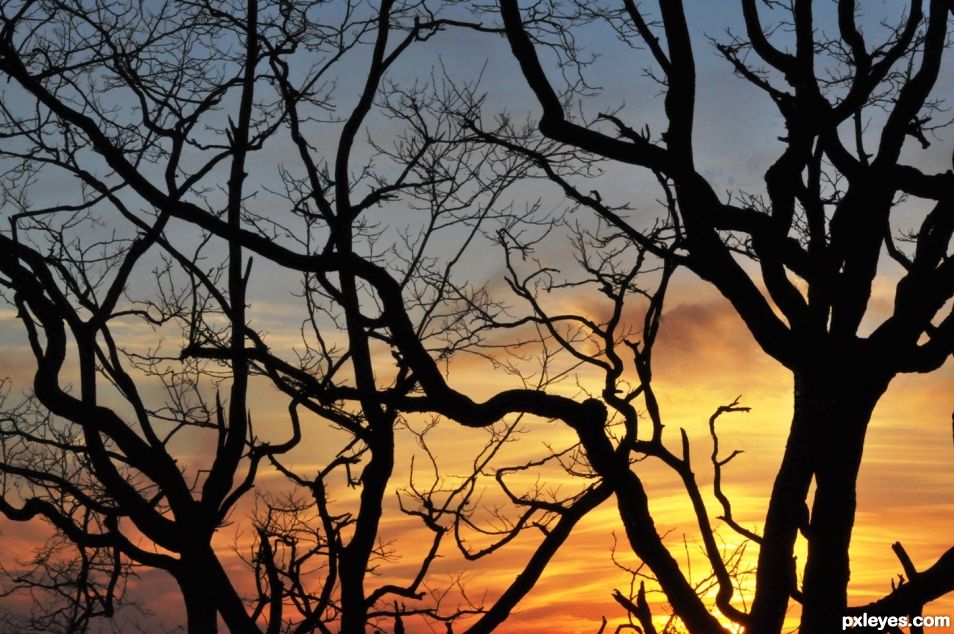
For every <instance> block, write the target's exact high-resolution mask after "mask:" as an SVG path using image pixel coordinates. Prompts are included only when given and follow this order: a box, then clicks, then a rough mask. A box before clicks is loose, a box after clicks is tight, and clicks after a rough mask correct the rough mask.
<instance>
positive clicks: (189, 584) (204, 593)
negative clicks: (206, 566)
mask: <svg viewBox="0 0 954 634" xmlns="http://www.w3.org/2000/svg"><path fill="white" fill-rule="evenodd" d="M203 578H204V577H203V576H202V575H196V574H189V573H185V574H180V575H178V577H177V578H176V581H178V582H179V588H180V589H181V590H182V598H183V600H184V601H185V608H186V631H187V632H188V634H217V632H218V631H219V626H218V610H216V607H215V601H214V600H213V597H212V594H211V584H210V583H208V582H203Z"/></svg>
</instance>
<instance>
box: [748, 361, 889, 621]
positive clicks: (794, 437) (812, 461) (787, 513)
mask: <svg viewBox="0 0 954 634" xmlns="http://www.w3.org/2000/svg"><path fill="white" fill-rule="evenodd" d="M844 356H846V355H840V354H837V353H833V354H831V355H818V356H817V357H816V358H818V359H819V363H818V365H816V366H814V368H812V369H810V370H802V371H799V372H796V375H795V391H794V396H795V402H794V415H793V419H792V427H791V431H790V432H789V438H788V444H787V445H786V447H785V454H784V457H783V459H782V464H781V466H780V468H779V471H778V474H777V476H776V478H775V483H774V486H773V488H772V495H771V498H770V501H769V508H768V512H767V514H766V519H765V530H764V533H763V542H762V545H761V548H760V551H759V567H758V577H757V581H756V593H755V599H754V601H753V603H752V611H751V616H750V621H749V624H748V631H749V632H752V633H753V634H755V633H757V634H775V633H777V632H781V631H782V627H783V623H784V619H785V613H786V610H787V608H788V603H789V598H790V595H791V593H792V591H793V590H795V589H796V588H795V587H794V583H795V579H796V569H795V561H794V559H793V552H794V546H795V540H796V538H797V536H798V530H799V528H807V532H808V536H809V550H808V561H807V562H806V567H805V577H804V581H803V588H802V595H803V599H802V600H803V607H802V624H801V629H800V632H801V633H802V634H816V633H827V632H833V631H835V630H837V629H838V628H840V619H841V616H842V615H843V614H844V611H845V607H846V602H847V586H848V577H849V565H848V546H849V544H850V542H851V530H852V527H853V526H854V518H855V501H856V497H855V487H856V485H857V478H858V470H859V468H860V466H861V456H862V453H863V451H864V440H865V431H866V430H867V427H868V422H869V420H870V419H871V412H872V410H873V409H874V406H875V404H876V403H877V402H878V398H879V397H880V396H881V394H883V393H884V390H885V389H886V387H887V384H888V380H887V379H884V380H876V379H873V378H872V376H873V373H869V372H860V371H858V370H857V369H850V368H846V367H845V366H844V364H841V363H839V362H838V361H839V359H840V358H844ZM812 477H814V478H815V484H816V489H815V496H814V501H813V506H812V514H811V521H810V522H809V521H808V519H809V518H808V511H807V507H806V498H807V496H808V491H809V486H810V484H811V481H812Z"/></svg>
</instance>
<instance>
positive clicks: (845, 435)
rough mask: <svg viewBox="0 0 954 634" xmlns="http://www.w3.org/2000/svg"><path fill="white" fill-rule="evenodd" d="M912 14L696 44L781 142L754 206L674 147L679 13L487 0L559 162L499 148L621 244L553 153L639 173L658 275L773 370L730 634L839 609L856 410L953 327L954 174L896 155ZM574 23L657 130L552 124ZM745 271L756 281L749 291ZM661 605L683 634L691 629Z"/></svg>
mask: <svg viewBox="0 0 954 634" xmlns="http://www.w3.org/2000/svg"><path fill="white" fill-rule="evenodd" d="M923 4H925V5H927V6H926V7H924V6H922V3H921V2H912V3H910V4H909V5H908V6H907V7H906V11H907V15H906V17H905V19H904V20H903V21H902V22H901V23H900V24H898V25H891V26H890V28H885V29H883V31H882V33H883V37H882V39H881V40H880V41H877V42H872V41H871V38H870V36H869V35H868V34H867V33H866V29H864V28H862V27H861V26H860V23H859V18H858V16H859V9H858V7H857V6H856V3H855V2H850V1H841V2H838V3H837V25H836V26H833V27H832V28H836V29H837V33H836V34H834V35H831V34H828V29H827V25H824V24H821V23H820V21H819V20H818V19H817V18H816V17H815V14H816V12H817V11H818V9H819V7H818V6H817V3H813V2H810V1H808V0H806V1H795V2H792V3H766V8H760V7H759V6H758V3H756V2H755V0H744V1H743V2H742V3H741V8H740V11H741V17H742V21H743V22H744V25H745V33H744V34H742V35H733V34H730V35H729V36H728V38H723V40H722V41H718V42H716V43H715V47H716V49H717V50H718V52H719V53H720V54H721V55H722V56H723V57H724V58H725V59H726V60H727V61H728V63H730V64H731V65H732V66H733V67H734V68H735V71H736V72H737V73H738V75H740V76H741V77H742V78H744V79H745V80H747V81H748V82H750V83H751V84H752V85H754V86H756V87H757V88H758V89H759V90H761V91H762V92H764V93H765V95H766V96H767V97H768V98H769V99H771V101H772V102H773V103H774V105H775V106H776V107H777V110H778V114H779V116H780V118H781V120H782V121H783V122H784V124H785V127H786V129H787V136H786V137H785V138H784V139H782V142H783V150H782V152H781V154H780V155H779V156H778V158H777V160H776V161H775V162H774V163H773V164H772V165H771V167H769V168H768V169H767V170H766V171H765V191H764V196H763V195H759V194H758V193H750V194H745V193H742V194H739V195H734V196H730V197H729V199H728V200H726V199H724V198H722V197H720V196H719V195H718V193H717V189H718V184H717V183H714V182H711V181H710V180H708V179H706V178H705V177H704V176H703V175H702V173H701V169H702V168H701V167H700V166H699V165H697V157H696V154H695V152H694V149H693V148H694V146H693V130H694V125H695V122H696V112H695V92H696V83H697V77H696V70H695V56H696V54H697V46H696V45H695V43H694V41H693V37H692V35H691V33H692V27H691V25H690V24H689V22H688V20H687V16H686V12H685V9H684V7H683V3H682V2H660V3H659V4H658V8H657V9H656V11H655V15H656V16H657V17H652V16H650V14H648V13H647V12H646V11H645V10H644V9H643V8H641V7H638V6H637V5H636V4H635V3H631V2H623V3H622V4H621V5H620V6H616V5H605V6H604V5H599V6H595V5H591V4H589V3H572V2H571V3H535V4H533V5H531V6H529V7H528V8H526V9H523V10H521V8H520V7H519V6H518V4H517V3H516V2H513V1H510V0H501V2H499V9H500V15H501V17H502V20H503V26H504V28H505V30H506V36H507V40H508V42H509V45H510V48H511V50H512V52H513V55H514V56H515V58H516V60H517V61H518V62H519V65H520V69H521V71H522V74H523V77H524V78H525V80H526V83H527V85H528V86H529V88H530V89H531V90H532V92H533V94H534V95H535V97H536V100H537V102H538V103H539V106H540V108H541V109H542V114H541V115H540V118H539V131H540V132H541V133H542V134H543V135H544V136H545V137H547V138H549V139H552V140H553V141H555V142H557V143H559V150H560V152H561V154H560V155H559V157H560V158H559V160H551V159H550V158H549V157H547V156H545V155H539V154H533V153H532V152H531V151H530V150H528V149H526V148H523V147H521V146H520V144H519V143H512V144H511V145H512V146H513V150H514V151H515V152H518V153H519V152H523V153H524V155H529V156H532V157H533V158H534V159H535V160H536V161H537V164H538V167H539V169H540V171H541V173H542V174H544V175H546V176H547V177H549V178H550V179H551V180H553V181H554V182H556V183H557V184H558V185H559V186H560V187H561V188H562V190H563V191H565V192H566V194H567V195H568V196H569V197H571V198H572V199H574V200H575V201H577V202H578V203H579V204H581V205H584V206H586V207H589V208H590V209H592V210H593V211H594V212H595V213H596V214H597V215H598V216H599V217H601V218H602V219H603V220H604V221H605V222H607V223H608V224H610V225H611V226H613V227H616V228H617V229H618V230H619V231H621V232H624V233H625V234H626V235H628V236H630V239H631V240H633V241H634V242H635V243H643V242H644V241H645V236H644V235H643V233H642V232H641V231H640V229H639V228H637V227H636V226H635V225H633V224H631V223H629V222H627V220H625V219H624V218H623V217H621V215H620V214H618V213H615V211H614V209H613V208H612V207H611V206H609V205H608V204H605V203H603V202H602V197H600V196H599V195H596V194H595V193H591V194H587V193H585V192H586V191H588V190H589V189H592V186H591V185H588V184H587V182H586V181H585V180H580V179H579V178H578V177H575V175H573V174H567V173H565V171H564V170H563V168H562V166H563V165H564V164H565V162H566V159H565V157H566V155H567V153H570V152H577V153H579V154H580V155H584V156H586V157H589V159H588V160H593V158H594V157H598V158H600V159H604V160H606V161H611V162H615V163H618V164H621V165H624V166H626V167H628V168H629V169H633V170H648V171H650V172H652V173H653V174H655V175H656V176H657V177H658V178H659V179H660V181H661V182H662V183H663V184H664V185H665V186H666V187H667V190H668V191H671V192H672V195H673V200H674V203H675V205H676V207H677V209H678V227H679V233H678V235H677V237H676V239H675V241H674V242H673V244H674V250H675V257H676V258H677V260H678V262H679V263H680V264H681V265H684V266H686V267H688V268H689V269H691V270H692V271H693V272H695V273H696V274H697V275H698V276H700V277H702V278H703V279H705V280H707V281H708V282H710V283H711V284H713V285H714V286H715V287H716V288H717V289H718V290H719V292H720V293H721V294H722V295H724V296H725V298H726V299H727V300H728V301H729V302H731V304H732V305H733V306H734V308H735V310H736V311H737V312H738V314H739V315H740V316H741V318H742V319H743V320H744V322H745V324H746V325H747V327H748V328H749V330H750V331H751V332H752V334H753V336H754V337H755V339H756V340H757V342H758V343H759V345H760V346H761V347H762V348H763V349H764V350H765V351H766V352H767V353H768V354H770V355H771V356H772V357H774V358H775V359H777V360H778V361H779V362H780V363H782V364H783V365H784V366H785V367H787V368H788V369H790V370H791V371H792V375H793V378H794V394H795V410H794V417H793V420H792V425H791V430H790V435H789V439H788V443H787V445H786V450H785V455H784V459H783V461H782V464H781V466H780V469H779V472H778V475H777V477H776V479H775V485H774V488H773V492H772V496H771V500H770V503H769V507H768V511H767V513H766V518H765V526H764V533H763V535H762V536H761V543H760V549H759V565H758V576H757V586H756V591H755V596H754V601H753V604H752V608H751V611H750V613H749V614H747V615H746V616H745V618H744V619H743V622H744V623H745V624H746V627H747V631H751V632H759V633H761V632H778V631H779V630H780V629H781V627H782V620H783V617H784V615H785V612H786V609H787V606H788V604H789V600H790V597H792V596H796V597H797V598H798V600H799V601H800V602H801V603H802V624H801V631H802V632H828V631H833V630H834V629H835V628H836V627H837V623H838V622H839V619H840V618H841V616H843V615H844V614H846V611H847V610H848V609H849V606H848V605H847V594H846V588H847V584H848V577H849V560H848V546H849V543H850V539H851V532H852V526H853V524H854V513H855V499H856V480H857V475H858V470H859V467H860V464H861V461H862V455H863V451H864V440H865V432H866V430H867V427H868V423H869V420H870V417H871V413H872V410H873V408H874V406H875V404H876V403H877V402H878V399H879V398H880V397H881V395H882V394H883V393H884V391H885V389H886V388H887V386H888V384H889V382H890V381H891V380H892V378H893V377H895V376H896V375H898V374H899V373H905V372H930V371H932V370H935V369H937V368H938V367H940V366H941V364H942V363H944V361H945V360H946V359H947V358H948V356H949V355H950V354H951V353H952V352H954V347H952V346H954V339H952V333H954V315H952V314H951V313H950V312H949V310H948V308H947V306H948V302H949V300H950V299H951V297H952V295H954V269H952V262H954V260H952V258H951V255H950V250H949V249H950V242H951V237H952V232H954V207H952V203H954V199H952V197H951V192H952V191H954V189H952V185H954V181H952V178H954V176H952V172H951V171H950V170H948V171H946V172H939V173H931V172H930V171H926V170H924V169H921V168H918V167H916V166H915V165H913V164H911V163H910V161H909V159H908V158H907V157H906V156H905V153H903V152H902V150H904V149H905V145H906V142H907V141H908V140H909V139H913V140H916V141H919V142H920V143H921V145H922V146H923V147H926V146H927V145H928V141H927V139H926V135H927V134H929V132H930V131H932V130H931V122H932V121H934V119H933V118H932V117H934V115H936V114H938V113H939V107H940V106H939V103H938V101H937V100H938V98H939V96H938V95H937V93H936V86H937V82H938V78H939V74H940V72H941V68H942V62H943V61H944V60H945V59H946V57H947V40H948V26H949V22H950V12H951V10H952V9H954V7H952V6H951V4H950V3H949V2H943V1H932V2H928V3H923ZM766 13H768V14H769V15H770V17H769V20H770V22H768V23H765V22H763V19H764V16H765V14H766ZM594 21H600V22H601V23H603V24H604V28H609V27H612V28H613V29H614V31H615V33H616V34H617V35H618V36H619V37H621V38H623V40H624V41H625V42H626V43H628V44H630V45H632V46H633V47H644V48H645V50H647V51H648V52H649V55H650V56H651V66H652V68H651V70H650V71H649V73H650V74H651V77H652V78H653V79H656V83H655V84H652V85H654V86H661V89H662V92H663V95H664V97H663V100H664V109H665V121H664V122H663V126H664V128H665V129H664V130H663V131H662V132H661V134H660V135H659V136H658V137H655V136H653V135H651V134H650V132H649V130H648V128H647V129H645V130H644V129H642V127H641V125H640V124H627V123H626V122H624V121H623V120H621V119H620V118H618V117H616V116H613V115H601V116H599V117H595V118H594V119H593V120H579V119H574V118H573V117H572V116H571V115H570V114H569V113H570V112H571V108H570V106H571V105H572V104H573V102H574V100H575V99H576V98H577V97H580V98H581V99H583V100H584V101H585V98H586V96H587V95H586V94H585V93H586V89H587V86H588V84H587V83H586V81H585V76H586V72H587V70H588V69H587V68H586V58H585V56H584V55H583V53H582V52H581V51H580V50H579V49H578V48H577V45H576V43H577V42H578V41H582V38H575V37H574V32H575V30H576V29H578V28H584V27H585V26H586V25H587V24H592V23H593V22H594ZM875 30H876V29H873V28H871V29H867V31H868V32H870V31H875ZM543 50H547V51H551V52H553V51H555V52H556V53H557V57H558V58H559V59H560V62H561V67H562V70H563V72H564V74H565V75H566V74H569V75H571V78H570V79H571V81H570V82H569V89H568V90H567V91H566V92H563V93H560V92H559V91H558V89H557V88H555V87H554V84H553V83H551V79H550V77H549V76H548V75H552V72H551V71H548V69H547V68H546V67H545V63H546V62H545V60H546V59H548V58H546V57H544V55H543V53H542V51H543ZM568 69H569V70H568ZM574 69H576V70H579V71H580V74H579V75H573V71H574ZM620 81H624V80H622V79H621V80H620ZM935 123H937V122H936V121H935ZM935 129H936V126H935ZM843 139H848V140H847V141H845V140H843ZM495 141H496V142H498V143H510V140H508V139H506V138H504V139H497V140H495ZM902 203H904V204H902ZM914 205H917V206H918V208H919V209H920V212H919V213H920V224H919V226H918V227H917V229H916V230H915V231H914V232H913V233H912V234H911V235H910V236H907V237H906V240H905V242H907V243H908V245H904V244H898V242H897V238H896V237H895V232H896V231H897V224H896V223H897V222H898V220H897V217H898V216H899V215H900V214H901V210H902V209H903V208H904V207H905V206H914ZM893 223H894V224H893ZM886 256H890V258H892V259H893V260H894V261H896V262H897V263H898V264H899V265H900V266H901V267H902V269H903V274H902V275H901V276H900V279H899V280H898V281H897V285H896V290H895V302H894V307H893V312H892V313H891V314H890V315H889V316H888V317H887V318H885V319H883V320H882V321H881V322H880V323H879V324H878V325H877V326H875V327H874V328H872V329H871V330H870V332H867V334H863V333H865V332H866V329H863V328H862V322H863V319H864V318H865V315H866V314H867V313H868V307H869V301H870V298H871V293H872V286H873V283H874V281H875V279H876V278H877V277H878V275H879V271H880V270H881V269H880V268H879V263H880V262H881V261H882V260H883V259H884V258H885V257H886ZM746 261H748V262H753V263H755V264H756V265H757V267H758V274H757V275H756V274H753V273H752V272H750V269H749V268H746V267H745V265H744V263H745V262H746ZM760 287H764V289H765V293H763V292H762V290H761V288H760ZM604 396H607V397H608V395H604ZM813 482H814V485H815V492H814V496H813V499H812V501H811V513H810V521H809V523H808V526H807V527H806V534H807V539H808V545H809V546H808V559H807V561H806V562H805V568H804V579H803V582H802V584H801V587H800V588H799V587H796V586H795V585H794V584H793V581H792V580H793V579H796V568H795V563H794V560H793V546H794V543H795V539H796V535H797V532H798V530H799V528H800V526H801V523H802V518H803V514H804V513H803V506H804V504H805V501H806V500H807V498H808V495H809V489H810V486H811V484H812V483H813ZM617 495H620V491H619V490H617ZM952 556H954V551H948V552H947V553H945V554H944V555H943V556H942V557H941V558H940V559H939V560H938V562H937V563H936V564H935V565H934V566H932V567H931V568H930V569H929V571H928V572H926V573H925V574H924V576H921V575H915V576H914V577H913V579H912V581H911V583H910V584H906V585H905V586H903V587H902V588H899V589H898V590H896V591H895V592H893V593H891V594H890V595H888V596H887V597H885V599H883V600H882V601H880V602H877V603H875V604H872V605H869V606H866V607H865V609H866V610H867V611H868V613H869V614H871V613H878V614H882V613H883V614H887V612H885V611H884V610H885V609H888V611H893V613H896V614H901V613H915V612H917V611H919V610H920V608H921V606H923V604H924V603H925V602H927V601H930V600H932V599H934V598H936V597H938V596H939V595H940V594H942V593H944V592H948V591H950V590H951V588H952V584H954V575H952V572H951V561H952ZM650 565H652V564H650ZM928 578H930V579H931V581H928ZM672 598H673V597H672V596H671V595H670V599H672ZM889 606H890V607H889ZM674 608H675V609H676V611H677V612H679V613H680V616H682V617H683V620H684V621H685V622H686V624H687V626H688V627H689V629H690V630H691V631H709V629H710V626H706V625H705V624H698V625H697V624H695V623H693V622H691V621H690V619H689V615H688V613H686V614H683V613H682V612H681V611H680V608H679V607H678V606H676V605H675V604H674Z"/></svg>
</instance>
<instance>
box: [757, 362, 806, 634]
mask: <svg viewBox="0 0 954 634" xmlns="http://www.w3.org/2000/svg"><path fill="white" fill-rule="evenodd" d="M801 388H802V386H801V381H800V380H799V379H798V378H796V380H795V408H794V414H793V416H792V427H791V430H790V431H789V435H788V443H787V444H786V445H785V454H784V456H783V457H782V464H781V466H780V467H779V470H778V473H777V474H776V476H775V483H774V485H773V486H772V495H771V498H770V499H769V507H768V511H767V513H766V516H765V529H764V531H763V533H762V544H761V547H760V549H759V565H758V573H757V576H756V582H755V598H754V600H753V602H752V610H751V612H750V614H749V623H748V627H747V631H748V632H751V633H752V634H756V633H758V634H763V633H764V634H776V633H777V632H781V631H782V625H783V623H784V620H785V612H786V609H787V608H788V601H789V596H790V595H791V592H792V589H793V587H792V586H793V583H794V580H795V561H794V560H793V559H792V553H793V552H794V547H795V539H796V537H797V536H798V527H799V525H800V524H801V523H802V521H803V518H804V515H805V510H804V509H805V498H806V497H807V496H808V488H809V485H810V484H811V480H812V466H811V463H810V461H809V458H808V456H809V455H810V454H811V449H812V446H813V445H815V444H816V439H815V438H814V437H813V431H814V430H813V426H812V424H811V421H812V420H813V419H814V418H815V412H814V411H813V409H812V407H810V403H811V399H804V398H802V397H801V395H802V393H803V390H802V389H801Z"/></svg>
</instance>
